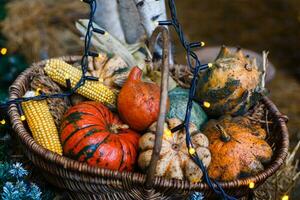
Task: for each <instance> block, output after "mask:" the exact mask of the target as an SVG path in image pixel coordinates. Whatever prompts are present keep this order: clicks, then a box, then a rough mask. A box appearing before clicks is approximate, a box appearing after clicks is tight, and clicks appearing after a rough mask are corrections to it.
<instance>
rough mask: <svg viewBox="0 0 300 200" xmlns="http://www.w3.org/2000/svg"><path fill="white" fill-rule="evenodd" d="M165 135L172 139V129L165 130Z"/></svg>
mask: <svg viewBox="0 0 300 200" xmlns="http://www.w3.org/2000/svg"><path fill="white" fill-rule="evenodd" d="M164 135H165V136H166V137H167V138H171V137H172V132H171V130H170V129H168V128H166V129H165V130H164Z"/></svg>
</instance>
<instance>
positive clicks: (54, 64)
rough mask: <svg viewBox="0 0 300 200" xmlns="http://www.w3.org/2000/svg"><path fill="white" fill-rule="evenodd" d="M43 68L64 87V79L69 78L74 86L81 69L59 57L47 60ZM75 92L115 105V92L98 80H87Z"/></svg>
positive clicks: (78, 78) (79, 76)
mask: <svg viewBox="0 0 300 200" xmlns="http://www.w3.org/2000/svg"><path fill="white" fill-rule="evenodd" d="M44 69H45V72H46V73H47V74H48V76H49V77H50V78H51V79H53V80H54V81H55V82H57V83H58V84H60V85H63V86H65V87H66V84H67V83H66V79H70V80H71V86H72V87H74V86H75V85H76V83H78V81H79V80H80V78H81V76H82V71H81V70H79V69H77V68H75V67H73V66H72V65H69V64H68V63H66V62H64V61H62V60H59V59H51V60H49V61H48V62H47V63H46V66H45V68H44ZM76 92H77V93H79V94H81V95H82V96H84V97H86V98H88V99H91V100H94V101H98V102H102V103H105V104H108V105H110V106H113V107H115V103H116V95H115V93H114V92H113V91H112V90H110V89H109V88H108V87H107V86H105V85H103V84H102V83H101V82H99V81H90V80H87V81H86V82H85V84H84V85H83V86H81V87H80V88H79V89H78V90H77V91H76Z"/></svg>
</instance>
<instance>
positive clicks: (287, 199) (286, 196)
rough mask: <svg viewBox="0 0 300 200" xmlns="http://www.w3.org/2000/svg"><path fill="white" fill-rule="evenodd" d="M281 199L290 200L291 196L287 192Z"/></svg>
mask: <svg viewBox="0 0 300 200" xmlns="http://www.w3.org/2000/svg"><path fill="white" fill-rule="evenodd" d="M281 200H289V196H288V195H286V194H285V195H283V196H282V198H281Z"/></svg>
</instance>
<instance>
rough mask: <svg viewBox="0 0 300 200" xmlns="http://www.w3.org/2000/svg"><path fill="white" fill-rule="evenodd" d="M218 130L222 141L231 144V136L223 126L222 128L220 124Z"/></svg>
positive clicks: (217, 126)
mask: <svg viewBox="0 0 300 200" xmlns="http://www.w3.org/2000/svg"><path fill="white" fill-rule="evenodd" d="M216 128H217V130H218V131H219V132H220V133H221V139H222V141H224V142H229V141H230V139H231V138H230V135H229V134H228V133H227V132H226V131H225V129H224V128H223V126H221V125H220V124H216Z"/></svg>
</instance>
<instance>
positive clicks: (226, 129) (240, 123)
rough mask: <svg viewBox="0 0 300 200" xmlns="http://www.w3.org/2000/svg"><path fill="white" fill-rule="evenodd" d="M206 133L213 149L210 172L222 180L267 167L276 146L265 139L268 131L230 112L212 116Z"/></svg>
mask: <svg viewBox="0 0 300 200" xmlns="http://www.w3.org/2000/svg"><path fill="white" fill-rule="evenodd" d="M203 133H204V134H205V135H206V136H207V137H208V139H209V141H210V144H209V149H210V152H211V156H212V158H211V163H210V165H209V168H208V173H209V176H210V177H212V178H213V179H218V180H222V181H229V180H233V179H236V178H239V177H242V176H247V175H249V174H253V173H257V172H258V171H261V170H263V168H264V167H263V165H262V163H265V162H268V161H269V160H270V159H271V156H272V149H271V147H270V146H269V144H268V143H267V142H266V141H265V140H264V139H265V138H266V132H265V130H264V129H262V128H261V127H260V126H259V125H253V124H250V121H249V120H248V119H246V118H243V117H237V118H231V117H229V116H226V117H224V118H223V119H220V120H219V121H216V120H210V121H209V122H208V123H207V125H206V127H205V128H204V131H203Z"/></svg>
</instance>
